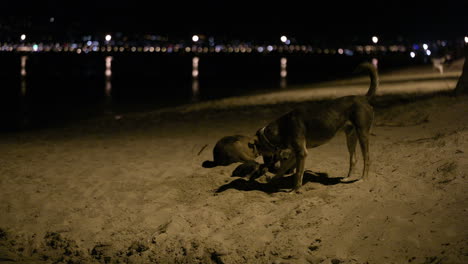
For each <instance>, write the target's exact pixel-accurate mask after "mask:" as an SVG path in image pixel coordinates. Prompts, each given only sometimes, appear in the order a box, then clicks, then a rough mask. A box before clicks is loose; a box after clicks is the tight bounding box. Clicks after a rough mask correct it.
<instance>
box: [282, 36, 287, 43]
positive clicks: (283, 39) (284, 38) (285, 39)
mask: <svg viewBox="0 0 468 264" xmlns="http://www.w3.org/2000/svg"><path fill="white" fill-rule="evenodd" d="M280 39H281V42H283V43H286V41H288V38H287V37H286V36H284V35H283V36H281V38H280Z"/></svg>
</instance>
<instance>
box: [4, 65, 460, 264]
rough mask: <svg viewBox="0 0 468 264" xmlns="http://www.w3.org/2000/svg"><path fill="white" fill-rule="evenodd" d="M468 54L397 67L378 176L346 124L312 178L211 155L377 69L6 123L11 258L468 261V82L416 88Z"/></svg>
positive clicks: (358, 85)
mask: <svg viewBox="0 0 468 264" xmlns="http://www.w3.org/2000/svg"><path fill="white" fill-rule="evenodd" d="M462 63H463V61H461V62H460V61H458V62H456V63H454V65H452V67H450V68H449V69H447V70H446V71H445V73H444V74H440V73H438V72H436V71H435V70H434V69H433V68H432V67H431V66H424V67H414V68H409V69H401V70H399V71H394V72H388V73H383V74H382V76H381V81H382V83H381V86H380V87H379V90H378V92H377V95H378V98H377V103H376V106H375V110H376V120H375V125H374V127H373V129H372V137H371V140H370V155H371V167H370V174H369V179H368V180H366V181H358V182H354V183H350V184H344V183H340V181H339V178H340V177H344V176H345V175H346V173H347V171H348V152H347V149H346V141H345V136H344V134H343V132H339V133H338V134H337V136H336V137H335V138H334V139H333V140H332V141H330V142H329V143H327V144H325V145H323V146H320V147H317V148H314V149H310V150H309V156H308V157H307V160H306V169H307V172H306V175H305V180H304V186H303V193H302V194H289V193H284V192H279V191H278V187H288V186H292V178H291V177H285V178H283V179H282V180H281V181H280V182H279V183H278V185H272V184H269V183H267V181H266V179H265V177H261V178H259V179H258V180H257V181H256V182H253V183H252V182H248V181H246V180H244V179H242V178H235V177H231V173H232V171H233V170H234V169H235V167H236V166H238V165H239V164H232V165H230V166H226V167H216V168H212V169H206V168H203V167H201V164H202V162H203V161H205V160H208V159H210V160H211V159H212V149H213V147H214V144H215V143H216V141H217V140H218V139H220V138H221V137H223V136H227V135H235V134H242V135H249V136H250V135H253V134H255V132H256V130H257V129H259V128H261V127H263V126H265V125H266V124H267V123H269V122H270V121H272V120H274V119H275V118H277V117H279V116H280V115H282V114H283V113H285V112H287V111H289V110H291V109H293V108H294V107H296V106H298V105H301V104H310V103H315V101H316V100H323V99H330V98H334V97H338V96H344V95H348V94H364V93H365V91H367V88H368V86H369V84H368V78H367V77H359V78H355V79H349V80H337V81H333V82H327V83H322V84H320V85H315V86H311V87H301V88H297V89H285V90H282V91H278V92H275V93H269V94H256V95H250V96H240V97H232V98H226V99H221V100H215V101H208V102H200V103H196V104H191V105H184V106H180V107H174V108H167V109H162V110H159V111H154V112H144V113H130V114H127V115H123V116H119V117H118V118H116V115H117V114H118V113H114V114H113V115H110V114H109V115H105V116H102V117H100V118H94V119H88V120H81V121H79V122H76V123H69V124H67V125H65V126H60V127H54V128H44V129H39V130H35V131H29V132H28V131H25V132H21V133H11V134H3V135H1V138H0V187H1V192H0V201H1V202H0V212H1V214H0V262H4V263H225V264H231V263H313V264H315V263H324V264H329V263H333V264H337V263H350V264H351V263H353V264H354V263H363V264H364V263H369V264H374V263H376V264H381V263H384V264H385V263H395V264H400V263H418V264H430V263H431V264H432V263H448V264H462V263H468V222H467V220H468V202H467V201H468V193H467V190H468V181H467V176H468V174H467V173H468V97H467V96H460V97H452V96H449V95H447V94H445V93H442V94H438V95H431V96H428V95H426V96H420V97H415V96H414V94H421V93H430V92H434V91H442V92H444V91H445V92H446V91H449V90H451V89H453V88H454V87H455V85H456V82H457V78H458V76H459V75H460V74H461V66H462ZM260 161H261V159H260V158H259V162H260ZM357 166H358V167H357V170H356V171H357V172H358V171H361V168H362V167H361V166H362V159H361V156H360V153H359V154H358V164H357Z"/></svg>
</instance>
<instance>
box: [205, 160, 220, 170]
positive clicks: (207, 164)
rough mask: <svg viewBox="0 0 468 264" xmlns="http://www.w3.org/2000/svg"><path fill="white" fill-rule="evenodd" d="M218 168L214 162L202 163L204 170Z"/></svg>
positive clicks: (206, 161)
mask: <svg viewBox="0 0 468 264" xmlns="http://www.w3.org/2000/svg"><path fill="white" fill-rule="evenodd" d="M216 166H218V163H216V162H214V161H211V160H205V161H204V162H203V163H202V167H203V168H214V167H216Z"/></svg>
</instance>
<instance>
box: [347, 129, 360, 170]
mask: <svg viewBox="0 0 468 264" xmlns="http://www.w3.org/2000/svg"><path fill="white" fill-rule="evenodd" d="M345 133H346V144H347V145H348V152H349V171H348V176H346V178H350V177H351V175H352V174H353V171H354V168H355V166H356V162H357V159H356V143H357V140H358V138H357V135H356V129H354V126H352V125H349V126H346V128H345Z"/></svg>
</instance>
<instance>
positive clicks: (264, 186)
mask: <svg viewBox="0 0 468 264" xmlns="http://www.w3.org/2000/svg"><path fill="white" fill-rule="evenodd" d="M293 179H294V176H293V175H290V176H285V177H282V178H280V179H277V180H275V181H273V182H269V183H262V182H258V181H255V180H253V181H249V180H246V179H243V178H239V179H236V180H233V181H231V182H229V183H227V184H224V185H222V186H220V187H219V188H218V189H217V190H216V191H215V192H216V193H222V192H224V191H227V190H229V189H236V190H239V191H262V192H265V193H268V194H271V193H276V192H283V191H284V189H291V188H292V187H293ZM342 179H343V177H335V178H329V177H328V174H327V173H324V172H313V171H310V170H308V171H305V172H304V178H303V181H302V182H303V185H305V184H306V183H308V182H315V183H320V184H322V185H336V184H349V183H353V182H356V181H349V182H342V181H341V180H342Z"/></svg>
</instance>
